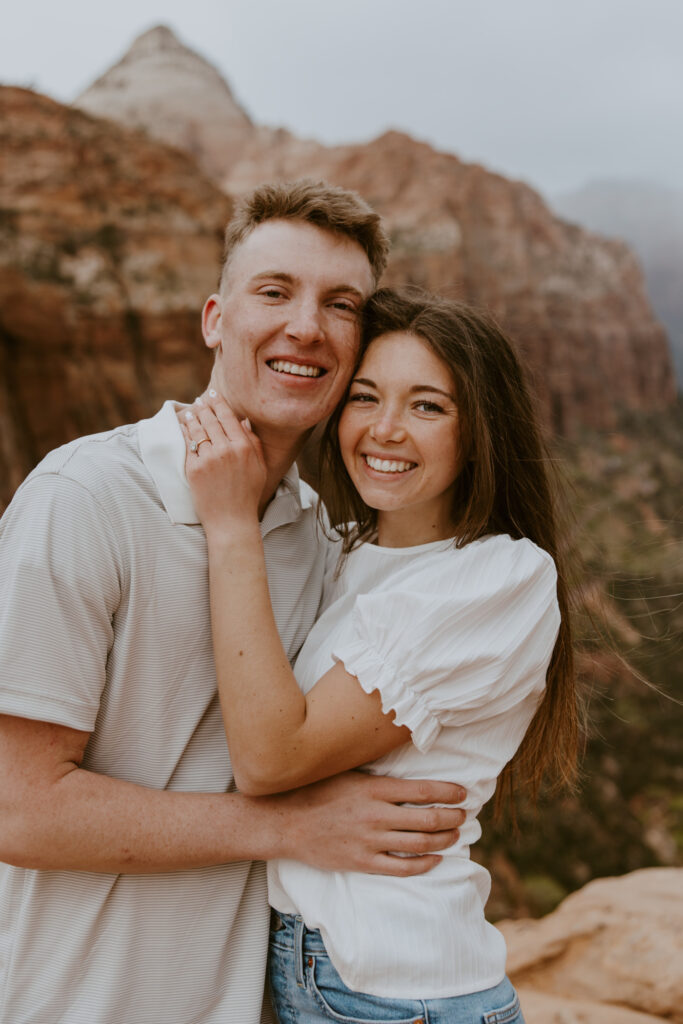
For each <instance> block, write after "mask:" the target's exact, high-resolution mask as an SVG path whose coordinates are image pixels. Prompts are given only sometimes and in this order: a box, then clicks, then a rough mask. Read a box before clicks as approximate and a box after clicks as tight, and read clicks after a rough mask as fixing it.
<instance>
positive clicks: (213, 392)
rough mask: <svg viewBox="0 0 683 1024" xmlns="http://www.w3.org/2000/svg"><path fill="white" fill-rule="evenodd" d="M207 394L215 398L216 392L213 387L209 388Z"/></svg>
mask: <svg viewBox="0 0 683 1024" xmlns="http://www.w3.org/2000/svg"><path fill="white" fill-rule="evenodd" d="M209 394H210V395H211V397H212V398H215V397H216V396H217V394H218V392H217V391H214V390H213V388H209Z"/></svg>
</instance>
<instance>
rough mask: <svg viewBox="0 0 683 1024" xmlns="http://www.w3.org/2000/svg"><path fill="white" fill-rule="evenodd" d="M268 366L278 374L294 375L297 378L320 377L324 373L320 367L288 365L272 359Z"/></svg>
mask: <svg viewBox="0 0 683 1024" xmlns="http://www.w3.org/2000/svg"><path fill="white" fill-rule="evenodd" d="M268 366H269V367H270V368H271V370H275V371H276V372H277V373H293V374H295V375H296V376H297V377H319V376H320V374H321V373H322V372H323V371H322V370H321V369H320V367H319V366H302V365H301V363H286V362H283V361H282V360H281V359H272V360H271V361H270V362H269V363H268Z"/></svg>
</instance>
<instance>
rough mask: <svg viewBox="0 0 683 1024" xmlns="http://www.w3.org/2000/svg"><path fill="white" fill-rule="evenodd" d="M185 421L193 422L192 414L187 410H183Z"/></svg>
mask: <svg viewBox="0 0 683 1024" xmlns="http://www.w3.org/2000/svg"><path fill="white" fill-rule="evenodd" d="M185 419H186V420H193V419H194V416H193V415H192V413H191V412H190V410H189V409H186V410H185Z"/></svg>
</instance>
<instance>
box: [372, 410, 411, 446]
mask: <svg viewBox="0 0 683 1024" xmlns="http://www.w3.org/2000/svg"><path fill="white" fill-rule="evenodd" d="M370 436H371V437H372V438H373V439H374V440H375V441H380V442H382V443H385V442H387V441H402V440H403V438H404V437H405V427H404V426H403V421H402V420H401V417H400V416H397V415H395V414H393V413H391V412H389V411H385V412H383V413H381V414H380V415H378V416H377V419H376V420H375V421H374V422H373V423H372V425H371V427H370Z"/></svg>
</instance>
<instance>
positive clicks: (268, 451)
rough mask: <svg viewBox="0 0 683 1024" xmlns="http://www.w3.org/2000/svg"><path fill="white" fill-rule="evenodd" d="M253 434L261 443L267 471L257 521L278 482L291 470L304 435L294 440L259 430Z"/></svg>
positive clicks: (272, 432)
mask: <svg viewBox="0 0 683 1024" xmlns="http://www.w3.org/2000/svg"><path fill="white" fill-rule="evenodd" d="M255 432H256V434H257V435H258V438H259V440H260V442H261V447H262V450H263V458H264V460H265V463H266V469H267V475H266V483H265V486H264V488H263V491H262V493H261V500H260V502H259V519H261V518H262V517H263V513H264V512H265V510H266V507H267V506H268V504H269V502H270V501H271V500H272V498H273V495H274V494H275V492H276V490H277V488H278V486H279V484H280V481H281V480H282V478H283V476H285V474H286V473H287V472H288V471H289V470H290V469H291V467H292V464H293V463H294V462H295V460H296V458H297V456H298V455H299V452H300V451H301V449H302V448H303V446H304V442H305V440H306V435H304V436H301V435H298V436H296V437H295V438H294V437H287V436H283V434H282V433H281V432H279V431H268V430H265V431H264V430H260V429H259V430H256V431H255Z"/></svg>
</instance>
